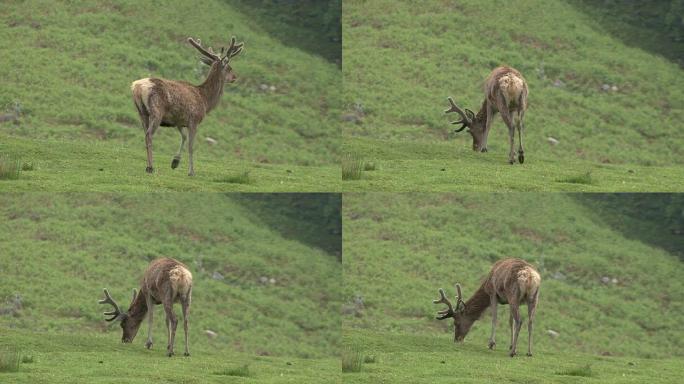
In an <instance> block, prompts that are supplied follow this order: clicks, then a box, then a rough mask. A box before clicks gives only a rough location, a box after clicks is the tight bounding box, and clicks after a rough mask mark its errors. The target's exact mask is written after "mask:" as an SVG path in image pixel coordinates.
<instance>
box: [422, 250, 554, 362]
mask: <svg viewBox="0 0 684 384" xmlns="http://www.w3.org/2000/svg"><path fill="white" fill-rule="evenodd" d="M540 284H541V277H540V276H539V273H538V272H537V271H536V270H535V269H534V267H533V266H532V265H530V264H529V263H528V262H526V261H524V260H520V259H512V258H511V259H504V260H499V261H497V262H496V263H495V264H494V265H493V266H492V269H491V271H490V272H489V275H487V278H486V279H485V280H484V281H483V282H482V285H480V288H479V289H478V290H477V291H475V293H474V294H473V296H472V297H471V298H470V299H468V300H467V301H465V302H464V301H463V299H462V295H461V286H460V285H459V284H456V292H457V296H456V307H455V308H454V306H453V305H452V303H451V301H449V299H448V298H447V297H446V295H445V294H444V290H443V289H442V288H440V289H439V295H440V298H439V299H437V300H433V303H435V304H445V305H446V306H447V308H446V309H444V310H442V311H439V312H437V314H438V316H437V319H438V320H444V319H447V318H453V319H454V342H462V341H463V339H464V338H465V336H466V335H467V334H468V332H469V331H470V327H472V325H473V323H474V322H475V321H477V320H478V319H479V318H480V317H481V316H482V314H483V313H484V311H485V310H486V309H487V308H489V307H492V333H491V337H490V338H489V349H494V346H495V345H496V341H495V334H496V317H497V305H498V304H508V305H510V307H511V314H510V317H509V320H508V322H509V324H510V327H511V344H510V347H509V355H510V356H511V357H513V356H515V355H516V348H517V345H518V334H519V333H520V328H521V327H522V318H521V316H520V305H522V304H526V305H527V332H528V340H527V356H532V324H533V322H534V315H535V312H536V310H537V302H538V300H539V285H540Z"/></svg>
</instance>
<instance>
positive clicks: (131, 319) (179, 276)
mask: <svg viewBox="0 0 684 384" xmlns="http://www.w3.org/2000/svg"><path fill="white" fill-rule="evenodd" d="M104 294H105V298H104V299H102V300H100V301H99V303H100V304H110V305H111V306H112V307H113V308H114V309H113V310H112V311H110V312H105V313H104V315H105V316H109V318H105V320H107V321H109V322H113V321H119V322H120V323H121V329H122V330H123V335H122V336H121V342H122V343H131V342H133V339H134V338H135V335H136V334H137V333H138V329H139V328H140V324H142V321H143V319H144V318H145V315H147V320H148V327H149V328H148V333H147V342H145V347H147V349H150V348H152V318H153V314H154V306H155V305H158V304H162V305H163V306H164V312H166V329H167V335H168V345H167V347H166V353H167V355H168V356H169V357H171V356H173V355H174V351H173V346H174V341H175V338H176V326H177V325H178V320H177V319H176V314H175V312H174V310H173V304H174V303H178V302H180V304H181V309H182V312H183V330H184V331H185V353H184V355H185V356H190V350H189V349H188V311H189V310H190V301H191V296H192V274H191V273H190V271H189V270H188V267H186V266H185V265H184V264H183V263H181V262H180V261H178V260H174V259H171V258H161V259H157V260H154V261H152V262H151V263H150V265H149V266H148V267H147V270H146V271H145V273H144V274H143V277H142V280H141V281H140V291H139V292H136V291H135V289H133V300H132V301H131V305H130V306H129V307H128V310H127V311H126V312H123V311H122V310H121V308H119V306H118V305H117V303H116V302H115V301H114V299H112V297H111V296H110V295H109V292H108V291H107V288H105V289H104Z"/></svg>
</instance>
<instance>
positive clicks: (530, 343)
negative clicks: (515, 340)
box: [527, 290, 539, 356]
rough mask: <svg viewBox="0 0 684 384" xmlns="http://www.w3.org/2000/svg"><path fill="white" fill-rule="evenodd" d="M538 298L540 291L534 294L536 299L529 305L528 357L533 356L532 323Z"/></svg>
mask: <svg viewBox="0 0 684 384" xmlns="http://www.w3.org/2000/svg"><path fill="white" fill-rule="evenodd" d="M538 298H539V290H537V292H535V293H534V297H533V298H532V299H531V300H530V301H529V302H528V303H527V333H528V339H527V356H532V322H533V321H534V314H535V313H536V312H537V301H538Z"/></svg>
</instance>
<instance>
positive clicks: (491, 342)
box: [489, 341, 496, 349]
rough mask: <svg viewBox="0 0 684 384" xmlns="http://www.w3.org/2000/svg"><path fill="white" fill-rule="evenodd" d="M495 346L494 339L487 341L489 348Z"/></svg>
mask: <svg viewBox="0 0 684 384" xmlns="http://www.w3.org/2000/svg"><path fill="white" fill-rule="evenodd" d="M495 346H496V342H494V341H490V342H489V349H494V347H495Z"/></svg>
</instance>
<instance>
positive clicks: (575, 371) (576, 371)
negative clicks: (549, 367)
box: [556, 364, 592, 377]
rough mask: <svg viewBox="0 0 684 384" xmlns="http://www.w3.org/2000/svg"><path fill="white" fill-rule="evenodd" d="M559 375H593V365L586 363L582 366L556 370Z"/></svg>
mask: <svg viewBox="0 0 684 384" xmlns="http://www.w3.org/2000/svg"><path fill="white" fill-rule="evenodd" d="M556 374H557V375H562V376H581V377H591V376H592V371H591V365H589V364H586V365H583V366H581V367H575V368H568V369H565V370H562V371H558V372H556Z"/></svg>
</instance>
